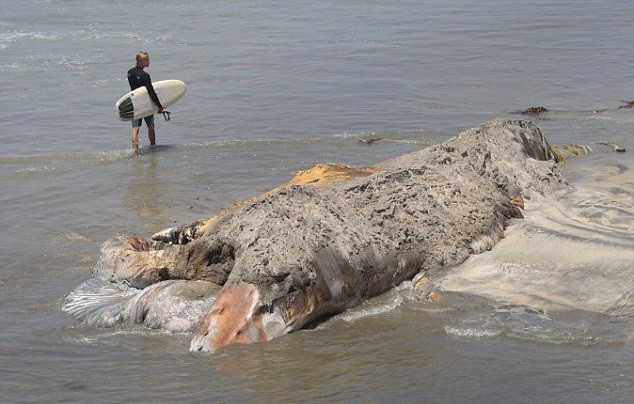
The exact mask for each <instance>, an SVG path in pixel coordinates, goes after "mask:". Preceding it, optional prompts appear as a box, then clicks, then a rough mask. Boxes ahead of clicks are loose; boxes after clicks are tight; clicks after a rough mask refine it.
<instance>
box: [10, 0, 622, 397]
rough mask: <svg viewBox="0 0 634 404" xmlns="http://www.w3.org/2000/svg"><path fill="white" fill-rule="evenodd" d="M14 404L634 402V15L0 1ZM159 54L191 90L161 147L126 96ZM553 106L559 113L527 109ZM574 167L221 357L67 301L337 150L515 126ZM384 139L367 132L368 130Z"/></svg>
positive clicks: (402, 149) (415, 4) (380, 156)
mask: <svg viewBox="0 0 634 404" xmlns="http://www.w3.org/2000/svg"><path fill="white" fill-rule="evenodd" d="M1 3H2V4H1V9H2V13H1V14H0V83H1V85H0V102H1V107H0V123H1V126H0V140H1V142H0V144H1V146H0V189H1V191H0V227H1V229H2V231H1V232H0V396H1V397H2V398H1V399H0V401H2V402H6V403H27V402H28V403H31V402H32V403H40V402H47V403H69V402H86V403H88V402H90V403H116V402H122V403H123V402H137V403H146V402H147V403H150V402H151V403H162V402H164V403H173V402H179V403H209V402H386V401H394V402H396V401H398V402H412V403H414V402H416V403H421V402H424V403H492V402H498V403H631V402H632V401H633V400H634V337H633V335H634V292H633V290H634V199H633V196H632V195H633V192H634V174H633V171H632V169H633V168H634V158H633V157H632V156H633V152H634V140H633V132H634V110H633V109H630V108H619V107H621V106H623V105H625V102H626V101H628V100H632V99H634V53H633V52H632V49H633V47H632V38H634V24H633V23H632V21H633V19H634V3H633V2H630V1H620V0H603V1H589V0H588V1H583V0H579V1H571V0H569V1H557V0H555V1H553V0H548V1H545V0H535V1H521V0H482V1H468V0H446V1H442V2H440V1H431V0H394V1H371V0H368V1H330V0H324V1H306V0H293V1H287V0H284V1H281V0H278V1H275V0H271V1H255V0H225V1H220V0H219V1H214V2H207V1H201V0H192V1H135V2H123V1H116V0H112V1H97V0H73V1H71V0H68V1H62V0H48V1H46V0H41V1H34V0H23V1H7V0H2V1H1ZM139 50H147V51H148V52H149V53H150V55H151V65H150V67H149V68H148V69H147V71H148V72H149V73H150V74H151V76H152V79H153V80H154V81H158V80H165V79H180V80H183V81H184V82H185V83H186V84H187V86H188V89H187V94H186V95H185V97H184V98H183V99H182V100H181V101H179V103H177V104H176V105H174V106H172V107H170V108H169V110H170V111H171V112H172V119H171V120H170V121H169V122H166V121H164V120H163V119H162V118H160V117H158V116H157V117H156V122H157V139H158V146H156V147H149V146H148V141H147V131H146V128H145V127H143V128H142V129H141V134H140V141H141V147H142V149H141V155H140V156H138V157H135V156H133V154H132V152H131V149H130V124H129V123H128V122H121V121H119V120H118V118H117V115H116V114H115V110H114V103H115V101H116V100H117V99H118V98H119V97H120V96H121V95H123V94H124V93H126V92H127V91H128V90H129V88H128V84H127V80H126V72H127V70H128V69H129V68H131V67H132V66H133V65H134V56H135V54H136V52H137V51H139ZM533 106H544V107H546V108H547V109H549V110H550V112H547V113H546V114H543V115H540V116H528V117H526V116H522V115H518V114H517V113H516V112H517V111H520V110H523V109H525V108H528V107H533ZM504 117H506V118H527V119H532V120H534V121H535V122H536V123H537V124H538V125H540V127H541V128H542V129H543V131H544V133H545V135H546V136H547V138H548V139H549V140H550V142H551V143H553V144H557V145H561V144H565V143H585V144H588V143H592V142H596V141H609V142H616V143H618V144H620V145H622V146H623V147H625V148H626V149H627V150H628V151H627V152H626V153H615V152H613V151H611V150H607V151H605V150H598V149H599V148H597V150H596V153H593V154H591V155H589V156H584V157H580V158H577V159H572V160H570V161H569V162H568V163H567V164H566V165H564V166H563V168H562V170H563V171H564V172H565V173H566V175H567V177H568V179H569V181H570V187H569V188H568V189H566V190H564V191H561V192H560V193H558V194H557V195H556V196H555V197H554V198H553V199H552V200H550V201H538V200H534V201H529V202H528V204H527V209H526V216H527V218H526V219H524V220H517V221H514V223H513V224H512V225H511V226H510V227H509V229H507V237H506V238H505V239H504V240H502V242H501V243H500V244H499V245H497V246H496V247H495V248H494V250H493V251H492V252H490V253H485V254H482V255H480V256H477V257H473V259H470V260H468V261H467V262H466V263H465V264H463V265H461V266H460V267H458V268H455V269H453V270H451V271H448V273H447V275H446V277H445V278H444V279H442V281H441V283H440V284H441V287H442V289H443V296H444V298H443V301H442V302H441V303H432V302H428V301H425V300H424V299H421V297H420V296H419V295H417V293H415V292H414V291H413V290H412V288H411V285H408V284H407V283H405V284H403V285H401V286H400V287H399V288H398V289H396V290H393V291H390V292H389V293H386V294H384V295H382V296H379V297H377V298H375V299H373V300H371V301H369V302H366V303H365V304H363V305H361V306H359V307H356V308H354V309H352V310H349V311H347V312H345V313H343V314H341V315H339V316H336V317H334V318H332V319H330V320H328V321H326V322H325V323H322V324H321V325H319V326H317V327H316V328H314V329H311V330H306V331H301V332H298V333H295V334H291V335H288V336H285V337H283V338H279V339H277V340H274V341H271V342H269V343H263V344H256V345H251V346H237V347H229V348H227V349H223V350H221V351H219V352H217V353H214V354H204V355H203V354H199V353H191V352H189V351H188V348H189V341H190V338H189V336H188V335H171V334H167V333H163V332H158V331H153V330H149V329H145V328H143V327H140V326H126V327H116V328H111V329H96V328H92V327H88V326H85V325H83V324H81V323H78V322H77V321H76V320H75V319H73V318H72V317H71V316H70V315H68V314H67V313H64V312H63V311H62V310H61V307H62V305H63V302H64V298H65V297H66V295H68V293H69V292H70V291H71V290H72V289H73V288H75V286H77V285H78V284H79V283H81V282H82V281H84V280H86V279H88V278H90V277H91V269H92V267H93V265H94V264H95V262H96V260H97V258H98V254H99V246H100V245H101V243H103V242H104V241H105V240H108V239H110V238H113V237H116V236H118V235H122V234H136V235H141V236H145V237H149V236H150V235H151V234H153V233H155V232H157V231H159V230H162V229H164V228H167V227H171V226H175V225H178V224H186V223H191V222H193V221H195V220H198V219H202V218H206V217H210V216H213V215H214V214H215V213H216V212H218V211H219V210H220V209H222V208H224V207H227V206H228V205H230V204H232V203H234V202H236V201H240V200H243V199H245V198H248V197H251V196H255V195H258V194H260V193H262V192H265V191H267V190H269V189H271V188H272V187H274V186H276V185H278V184H281V183H283V182H285V181H287V180H289V179H290V178H291V177H292V175H293V174H294V173H295V172H297V171H298V170H304V169H307V168H309V167H311V166H312V165H314V164H316V163H321V162H338V163H345V164H350V165H357V166H367V165H372V164H376V163H379V162H381V161H383V160H386V159H389V158H391V157H394V156H398V155H401V154H403V153H408V152H412V151H416V150H419V149H420V148H423V147H426V146H429V145H431V144H435V143H438V142H441V141H444V140H446V139H447V138H449V137H451V136H453V135H455V134H457V133H459V132H461V131H463V130H465V129H468V128H470V127H473V126H476V125H478V124H480V123H482V122H484V121H487V120H490V119H494V118H504ZM369 138H380V139H381V140H379V141H377V142H375V143H373V144H367V143H364V142H362V141H360V139H361V140H363V139H369Z"/></svg>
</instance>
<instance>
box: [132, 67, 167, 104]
mask: <svg viewBox="0 0 634 404" xmlns="http://www.w3.org/2000/svg"><path fill="white" fill-rule="evenodd" d="M128 83H130V90H136V89H137V88H139V87H143V86H145V88H147V92H148V94H149V96H150V99H151V100H152V101H153V102H154V103H155V104H156V105H157V106H158V107H159V108H162V107H163V105H161V101H159V99H158V96H157V95H156V92H155V91H154V87H153V86H152V79H150V75H149V74H148V73H146V72H145V71H143V69H141V68H140V67H138V66H135V67H133V68H132V69H130V70H128Z"/></svg>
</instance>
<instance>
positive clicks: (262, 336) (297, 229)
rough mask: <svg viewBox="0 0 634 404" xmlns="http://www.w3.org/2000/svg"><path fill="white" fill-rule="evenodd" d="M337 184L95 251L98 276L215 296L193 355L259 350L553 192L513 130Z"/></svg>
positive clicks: (544, 166) (527, 127)
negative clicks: (245, 346)
mask: <svg viewBox="0 0 634 404" xmlns="http://www.w3.org/2000/svg"><path fill="white" fill-rule="evenodd" d="M344 178H347V180H346V181H339V182H335V183H334V184H332V185H330V186H328V187H319V182H316V183H315V184H314V185H317V186H309V185H310V184H311V181H308V186H307V185H305V184H302V185H288V186H284V187H280V188H278V189H276V190H274V191H272V192H269V193H267V194H265V195H263V196H261V197H258V198H254V199H252V200H249V201H245V202H243V203H241V204H237V205H235V206H233V207H231V208H228V209H226V210H225V211H223V212H221V213H220V214H219V215H217V216H215V217H213V218H211V219H208V220H204V221H200V222H196V223H193V224H191V225H186V226H181V227H178V228H175V229H170V230H167V231H164V232H161V233H159V234H157V235H155V236H154V240H153V241H148V240H143V239H140V238H126V239H123V240H119V242H115V243H113V242H111V243H110V244H108V243H106V244H105V245H104V248H103V249H102V258H101V260H100V264H99V265H98V266H97V268H96V271H95V276H97V277H100V278H102V279H106V280H116V281H123V280H128V281H130V282H134V283H137V285H138V287H145V286H147V284H149V283H152V282H158V281H164V280H167V279H187V280H206V281H209V282H213V283H217V284H219V285H222V286H223V288H222V290H221V291H220V293H219V294H218V296H217V298H216V299H215V301H214V303H213V305H212V306H211V307H210V308H209V311H208V312H207V314H206V315H205V316H204V318H203V319H202V323H201V325H200V326H199V327H198V329H197V330H196V331H195V332H194V337H193V339H192V343H191V349H192V350H203V351H213V350H215V349H218V348H220V347H222V346H225V345H229V344H234V343H252V342H257V341H264V340H270V339H272V338H275V337H277V336H280V335H283V334H286V333H289V332H292V331H295V330H298V329H300V328H302V327H304V326H305V325H307V324H309V323H313V322H316V321H319V320H320V319H321V318H323V317H325V316H330V315H333V314H336V313H339V312H341V311H344V310H346V309H347V308H350V307H353V306H355V305H357V304H359V303H360V302H362V301H364V300H366V299H368V298H371V297H373V296H375V295H377V294H380V293H383V292H385V291H386V290H388V289H390V288H392V287H393V286H395V285H398V284H399V283H400V282H402V281H404V280H409V279H412V278H413V277H414V276H416V275H417V274H421V273H426V274H429V275H431V276H433V273H434V272H435V271H438V270H442V269H444V268H447V267H451V266H454V265H456V264H459V263H461V262H463V261H464V260H465V259H466V258H467V257H468V256H469V254H472V253H479V252H482V251H485V250H487V249H490V248H491V247H492V246H493V245H494V244H495V243H496V242H497V241H498V240H499V239H500V238H501V237H502V236H503V229H504V228H505V227H506V225H507V223H508V220H509V219H510V218H513V217H521V212H520V210H519V208H518V206H520V207H521V206H522V198H523V197H530V196H531V195H534V194H545V193H548V192H550V191H551V190H552V189H553V187H554V186H557V185H558V184H561V183H563V179H562V178H561V176H560V174H559V170H558V168H557V166H556V164H555V161H554V157H553V154H552V152H551V151H550V146H549V144H548V142H547V141H546V139H545V138H544V136H543V135H542V133H541V130H540V129H539V128H538V127H537V126H536V125H534V124H532V123H530V122H527V121H511V120H496V121H492V122H488V123H485V124H482V125H480V126H478V127H476V128H472V129H470V130H468V131H466V132H463V133H462V134H460V135H458V136H456V137H454V138H452V139H450V140H448V141H447V142H445V143H442V144H439V145H436V146H432V147H429V148H427V149H425V150H422V151H420V152H416V153H412V154H408V155H405V156H401V157H399V158H396V159H393V160H389V161H387V162H385V163H383V164H381V165H380V166H379V167H378V168H377V169H376V170H366V171H364V172H362V173H359V175H351V176H345V175H344Z"/></svg>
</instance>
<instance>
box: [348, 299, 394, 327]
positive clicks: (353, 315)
mask: <svg viewBox="0 0 634 404" xmlns="http://www.w3.org/2000/svg"><path fill="white" fill-rule="evenodd" d="M401 304H403V298H402V297H400V296H398V295H396V296H395V297H394V298H393V299H392V300H391V301H389V302H387V303H385V304H381V305H374V304H373V302H372V301H369V302H366V303H365V304H363V305H362V307H361V308H360V309H359V308H355V309H354V310H350V311H347V312H345V313H344V314H342V315H341V319H342V320H344V321H347V322H350V323H352V322H355V321H357V320H359V319H361V318H365V317H371V316H376V315H379V314H383V313H387V312H390V311H392V310H394V309H395V308H397V307H398V306H400V305H401ZM368 306H369V307H368Z"/></svg>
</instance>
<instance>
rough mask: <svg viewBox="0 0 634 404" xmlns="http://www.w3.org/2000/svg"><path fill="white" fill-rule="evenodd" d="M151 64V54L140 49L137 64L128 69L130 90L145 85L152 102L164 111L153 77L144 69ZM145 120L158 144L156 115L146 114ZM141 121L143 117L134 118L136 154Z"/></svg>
mask: <svg viewBox="0 0 634 404" xmlns="http://www.w3.org/2000/svg"><path fill="white" fill-rule="evenodd" d="M149 66H150V55H149V54H148V53H147V52H145V51H140V52H138V53H137V54H136V66H135V67H133V68H132V69H130V70H128V83H130V90H136V89H137V88H139V87H143V86H145V88H147V92H148V94H149V95H150V98H151V99H152V102H154V103H155V104H156V106H158V107H159V109H158V112H159V113H161V112H163V105H161V101H159V99H158V96H157V95H156V92H155V91H154V87H153V86H152V79H150V75H149V74H148V73H147V72H145V71H144V70H143V69H144V68H146V67H149ZM143 119H144V120H145V124H146V125H147V130H148V137H149V139H150V144H151V145H155V144H156V131H155V129H154V115H150V116H146V117H145V118H143ZM141 121H142V119H133V120H132V135H131V136H130V140H131V141H132V149H133V150H134V154H139V130H140V129H141Z"/></svg>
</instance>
